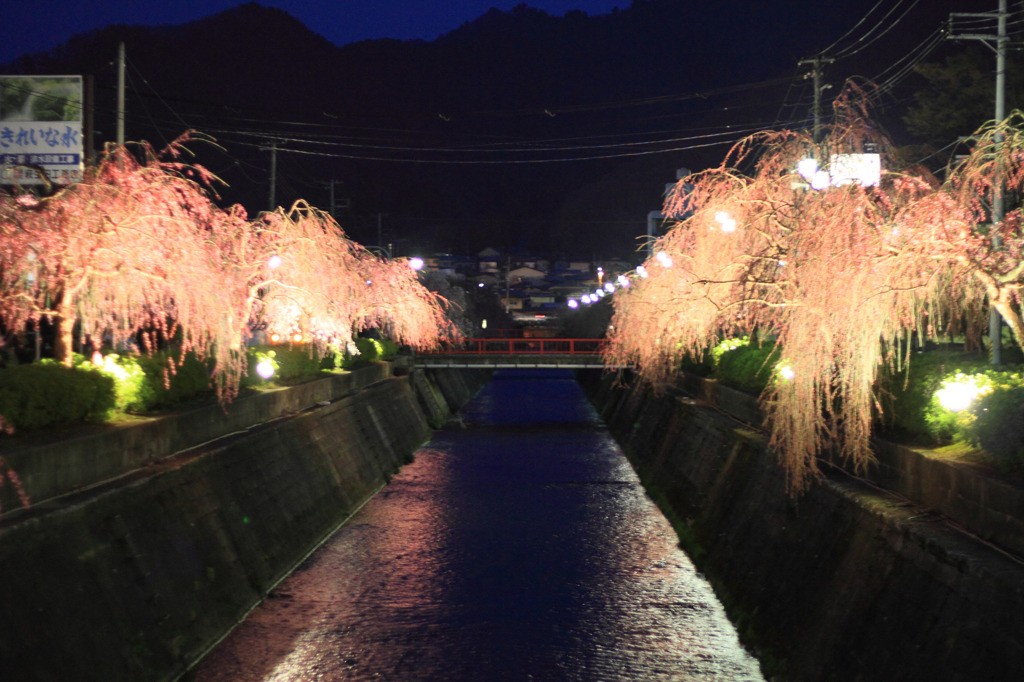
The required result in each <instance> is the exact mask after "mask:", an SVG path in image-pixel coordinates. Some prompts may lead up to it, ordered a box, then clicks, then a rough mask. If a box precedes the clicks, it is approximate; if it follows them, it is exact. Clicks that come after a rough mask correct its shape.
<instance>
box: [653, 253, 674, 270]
mask: <svg viewBox="0 0 1024 682" xmlns="http://www.w3.org/2000/svg"><path fill="white" fill-rule="evenodd" d="M654 257H655V258H656V259H658V263H659V264H661V267H663V268H670V267H672V258H671V256H669V255H668V254H667V253H665V252H664V251H659V252H658V253H656V254H654Z"/></svg>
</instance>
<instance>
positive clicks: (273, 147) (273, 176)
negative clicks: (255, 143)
mask: <svg viewBox="0 0 1024 682" xmlns="http://www.w3.org/2000/svg"><path fill="white" fill-rule="evenodd" d="M260 151H261V152H265V151H269V152H270V202H269V204H270V205H269V210H271V211H273V210H274V209H275V208H277V140H272V141H271V142H270V146H269V147H260Z"/></svg>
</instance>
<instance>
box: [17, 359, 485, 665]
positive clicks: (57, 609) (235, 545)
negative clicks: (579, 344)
mask: <svg viewBox="0 0 1024 682" xmlns="http://www.w3.org/2000/svg"><path fill="white" fill-rule="evenodd" d="M439 374H440V373H439ZM444 374H445V376H434V377H432V376H431V375H430V374H429V373H420V372H412V373H411V374H409V375H407V376H400V377H390V378H383V380H380V381H378V382H376V383H374V384H373V385H371V386H367V387H364V388H362V390H359V391H357V392H351V393H349V394H348V395H345V396H343V397H341V398H338V399H335V400H324V401H317V403H314V404H312V405H311V406H310V405H307V406H306V408H305V409H301V410H298V411H293V412H291V413H290V414H288V415H287V416H283V417H280V418H278V419H276V420H274V421H270V422H267V423H264V424H263V425H261V426H254V427H252V428H248V429H245V430H242V431H239V432H236V433H233V434H232V435H227V436H225V437H223V438H220V439H217V440H214V441H212V442H210V443H207V444H206V445H203V446H200V447H197V448H193V449H191V450H187V451H184V452H181V453H179V454H177V455H174V456H171V457H164V458H159V457H156V456H154V457H151V458H150V459H149V460H148V464H147V465H146V466H144V467H142V468H141V469H136V470H135V471H132V472H129V473H127V474H124V475H122V476H120V477H119V478H116V479H114V480H110V481H107V482H105V483H102V484H100V485H97V486H94V487H91V488H88V489H84V490H80V491H77V492H73V493H70V494H65V495H60V496H55V497H52V498H51V499H49V500H48V501H46V502H43V503H41V504H37V505H34V506H33V507H32V508H31V509H30V510H27V511H24V510H22V511H18V512H16V513H13V514H5V516H4V518H3V523H2V525H0V604H2V608H0V674H2V675H3V676H4V677H8V676H9V677H10V679H18V680H82V681H87V680H96V681H101V680H102V681H104V682H109V681H110V680H125V681H129V680H146V681H154V680H172V679H175V678H176V677H178V676H179V675H181V674H182V673H183V672H184V670H185V669H186V668H187V667H188V666H189V665H190V664H191V663H192V662H194V661H195V660H196V659H197V658H198V657H200V656H201V655H203V653H204V652H205V651H206V650H208V648H209V647H210V646H212V645H213V644H214V643H215V642H216V641H218V640H219V638H220V637H221V636H223V635H224V634H225V633H226V632H228V631H229V630H230V629H231V628H232V627H233V626H234V624H235V623H237V622H238V621H239V619H241V618H243V617H244V616H245V614H246V613H247V612H248V610H249V609H250V608H252V607H253V606H254V605H256V604H257V603H258V602H259V601H260V599H262V598H263V596H264V595H265V594H266V593H267V592H268V591H269V590H270V589H271V588H272V586H273V585H274V584H275V583H276V582H277V581H279V580H280V579H281V578H282V577H284V576H285V575H286V574H287V573H288V572H290V571H291V570H292V569H293V568H294V567H295V566H296V565H297V564H298V563H299V562H301V560H302V559H303V558H305V557H306V556H307V555H308V553H309V552H311V551H312V550H313V549H315V548H316V547H317V546H318V545H319V543H320V542H322V541H323V540H324V539H325V538H326V537H328V536H329V535H330V534H331V533H332V532H333V531H334V530H335V529H336V528H337V527H338V526H339V525H340V524H342V523H343V522H344V521H345V520H346V519H347V518H348V517H349V516H350V515H351V514H352V513H354V512H355V511H356V510H358V509H359V507H360V506H361V505H362V504H363V503H364V502H365V501H366V500H367V499H369V498H370V497H372V496H373V495H374V494H375V493H376V492H377V490H379V489H380V488H381V487H382V486H383V485H384V484H385V483H386V482H387V480H388V479H389V478H390V476H391V475H392V474H393V473H394V472H395V471H397V470H398V468H399V467H400V466H401V465H402V464H403V463H404V462H407V461H409V459H410V458H411V455H412V453H413V452H414V451H415V449H416V448H417V447H418V446H420V445H421V444H422V443H423V442H424V441H425V440H426V439H427V438H428V437H429V435H430V425H429V423H428V421H430V420H433V421H437V420H438V419H440V420H441V421H442V422H443V419H444V417H445V416H446V414H447V412H446V410H448V409H451V407H458V406H460V405H461V404H462V403H464V402H465V401H466V400H468V398H469V397H471V396H472V394H473V393H475V391H476V390H478V389H479V388H480V387H481V386H482V385H483V383H484V382H485V381H486V379H487V374H486V373H481V372H461V373H460V372H458V371H456V370H446V371H445V372H444ZM448 374H459V376H458V377H453V376H447V375H448ZM442 401H443V404H442ZM318 403H319V404H318ZM424 405H432V406H433V407H432V408H431V409H432V410H433V411H432V412H431V411H427V410H425V409H424ZM237 409H246V408H244V407H239V408H237ZM92 447H93V445H91V441H90V442H88V443H87V444H86V445H85V446H83V448H82V449H83V450H85V451H89V450H90V449H91V448H92ZM75 449H76V446H75V444H74V442H73V441H68V442H67V443H66V446H65V451H67V452H71V451H73V450H75ZM166 454H169V453H166Z"/></svg>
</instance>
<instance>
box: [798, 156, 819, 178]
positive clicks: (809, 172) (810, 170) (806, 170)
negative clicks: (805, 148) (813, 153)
mask: <svg viewBox="0 0 1024 682" xmlns="http://www.w3.org/2000/svg"><path fill="white" fill-rule="evenodd" d="M817 171H818V161H817V159H800V162H799V163H798V164H797V165H796V172H797V173H799V174H800V177H802V178H803V179H804V180H810V179H811V178H813V177H814V174H815V173H816V172H817Z"/></svg>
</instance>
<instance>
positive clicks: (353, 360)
mask: <svg viewBox="0 0 1024 682" xmlns="http://www.w3.org/2000/svg"><path fill="white" fill-rule="evenodd" d="M354 345H355V349H356V352H355V353H346V354H345V359H344V361H343V362H342V368H343V369H347V370H351V369H355V368H357V367H363V366H364V365H368V364H370V363H371V362H376V361H378V360H380V359H381V356H382V355H383V347H382V346H381V342H380V341H378V340H377V339H368V338H359V339H355V340H354Z"/></svg>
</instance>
